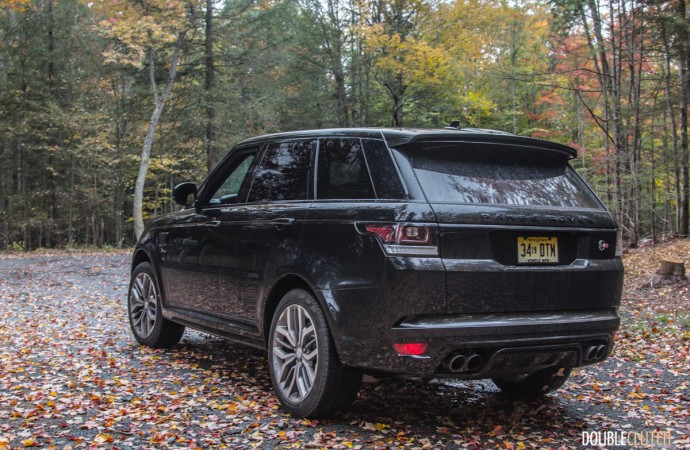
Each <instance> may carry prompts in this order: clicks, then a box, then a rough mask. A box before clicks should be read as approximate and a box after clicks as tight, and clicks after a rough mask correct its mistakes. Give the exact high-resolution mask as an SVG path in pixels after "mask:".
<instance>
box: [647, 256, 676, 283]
mask: <svg viewBox="0 0 690 450" xmlns="http://www.w3.org/2000/svg"><path fill="white" fill-rule="evenodd" d="M683 280H685V264H684V263H683V261H677V260H674V259H662V260H661V262H660V263H659V269H658V270H657V271H656V275H654V276H653V277H652V279H651V280H649V283H647V284H646V286H648V287H652V288H653V287H657V286H663V285H665V284H673V283H678V282H679V281H683Z"/></svg>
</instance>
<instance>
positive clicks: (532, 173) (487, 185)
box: [410, 150, 601, 208]
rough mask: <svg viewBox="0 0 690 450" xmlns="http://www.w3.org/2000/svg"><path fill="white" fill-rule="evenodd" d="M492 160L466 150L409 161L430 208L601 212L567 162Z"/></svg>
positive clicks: (419, 155) (434, 153)
mask: <svg viewBox="0 0 690 450" xmlns="http://www.w3.org/2000/svg"><path fill="white" fill-rule="evenodd" d="M490 156H491V154H488V155H484V156H483V157H481V156H477V155H476V153H474V152H473V155H471V157H470V158H468V159H465V158H466V157H467V155H465V154H463V152H462V150H459V151H452V152H451V151H426V152H423V153H422V152H419V153H417V152H415V153H414V155H413V156H412V157H411V158H410V160H411V162H412V166H413V167H414V170H415V173H416V175H417V178H418V179H419V182H420V184H421V185H422V189H423V190H424V194H425V195H426V197H427V199H428V200H429V202H431V203H490V204H505V205H529V206H558V207H571V208H601V206H600V205H601V204H600V203H599V201H598V200H597V198H596V197H595V196H594V194H593V193H592V191H591V190H590V189H589V188H588V187H587V186H586V184H585V183H584V182H583V181H582V179H581V178H580V177H579V176H578V175H577V174H576V173H575V171H574V170H573V169H572V168H571V167H570V166H569V165H568V164H567V163H565V162H556V161H547V162H544V161H541V162H540V161H538V160H537V159H536V158H530V159H529V160H527V161H518V160H516V158H489V157H490ZM494 156H496V155H494ZM461 157H462V159H461ZM496 159H500V160H499V161H496Z"/></svg>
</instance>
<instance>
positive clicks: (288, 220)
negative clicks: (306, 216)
mask: <svg viewBox="0 0 690 450" xmlns="http://www.w3.org/2000/svg"><path fill="white" fill-rule="evenodd" d="M272 222H273V226H275V228H276V230H279V231H280V230H282V229H284V228H285V227H286V226H288V225H292V224H293V223H295V219H293V218H292V217H278V218H277V219H273V220H272Z"/></svg>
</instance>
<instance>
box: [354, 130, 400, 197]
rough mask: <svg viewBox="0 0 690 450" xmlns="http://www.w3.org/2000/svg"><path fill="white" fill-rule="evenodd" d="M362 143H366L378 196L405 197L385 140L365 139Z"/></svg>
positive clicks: (365, 149)
mask: <svg viewBox="0 0 690 450" xmlns="http://www.w3.org/2000/svg"><path fill="white" fill-rule="evenodd" d="M362 143H363V144H364V153H365V155H366V158H367V163H368V166H369V172H370V173H371V177H372V178H373V180H374V186H375V189H376V196H377V197H378V198H379V199H395V200H399V199H403V198H405V197H406V194H405V189H404V188H403V185H402V182H401V181H400V175H399V174H398V170H397V169H396V168H395V165H394V164H393V160H392V157H391V152H390V151H389V150H388V147H386V144H385V143H384V142H383V141H378V140H373V139H364V140H363V141H362Z"/></svg>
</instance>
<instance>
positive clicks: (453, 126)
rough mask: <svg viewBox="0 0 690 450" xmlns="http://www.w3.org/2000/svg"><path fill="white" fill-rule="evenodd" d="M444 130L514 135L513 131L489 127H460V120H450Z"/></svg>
mask: <svg viewBox="0 0 690 450" xmlns="http://www.w3.org/2000/svg"><path fill="white" fill-rule="evenodd" d="M445 129H446V130H458V131H465V132H467V133H487V134H500V135H503V136H515V135H514V134H513V133H508V132H507V131H501V130H492V129H490V128H474V127H462V128H460V121H459V120H454V121H452V122H451V124H450V126H447V127H445Z"/></svg>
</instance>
